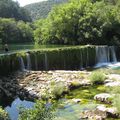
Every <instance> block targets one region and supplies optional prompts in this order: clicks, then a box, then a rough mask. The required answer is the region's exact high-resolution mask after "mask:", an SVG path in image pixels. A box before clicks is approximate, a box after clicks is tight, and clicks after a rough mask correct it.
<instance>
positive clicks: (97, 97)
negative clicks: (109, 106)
mask: <svg viewBox="0 0 120 120" xmlns="http://www.w3.org/2000/svg"><path fill="white" fill-rule="evenodd" d="M109 98H112V95H110V94H108V93H101V94H97V95H95V96H94V99H95V100H98V101H101V102H109V101H108V99H109Z"/></svg>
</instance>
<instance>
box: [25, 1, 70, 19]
mask: <svg viewBox="0 0 120 120" xmlns="http://www.w3.org/2000/svg"><path fill="white" fill-rule="evenodd" d="M67 1H68V0H49V1H43V2H39V3H34V4H30V5H26V6H25V7H24V8H25V9H27V10H28V11H29V12H30V15H31V18H32V20H33V21H34V20H38V19H40V18H46V17H47V16H48V13H49V12H50V11H51V9H52V7H53V6H55V5H59V4H61V3H65V2H67Z"/></svg>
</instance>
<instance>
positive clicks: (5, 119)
mask: <svg viewBox="0 0 120 120" xmlns="http://www.w3.org/2000/svg"><path fill="white" fill-rule="evenodd" d="M0 120H10V118H9V116H8V114H7V113H6V112H5V111H4V110H3V109H2V108H0Z"/></svg>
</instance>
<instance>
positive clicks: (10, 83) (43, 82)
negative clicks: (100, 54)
mask: <svg viewBox="0 0 120 120" xmlns="http://www.w3.org/2000/svg"><path fill="white" fill-rule="evenodd" d="M90 74H91V72H88V71H63V70H60V71H59V70H56V71H24V72H20V71H19V72H16V73H13V74H11V75H10V76H8V77H1V78H0V97H4V96H7V97H11V98H17V97H20V98H23V99H29V100H34V99H41V98H44V97H46V96H49V97H50V98H51V97H53V96H50V94H53V93H54V94H57V93H56V91H57V90H58V91H60V89H59V86H64V87H63V88H62V89H63V90H62V92H67V91H68V90H71V89H75V88H78V87H83V86H91V85H92V83H91V81H90V80H89V75H90ZM119 81H120V75H118V74H109V75H107V79H106V80H105V82H104V86H105V87H113V86H119V85H120V84H119ZM113 83H114V84H113ZM53 89H54V90H56V91H53ZM112 97H114V95H111V94H109V93H100V94H97V95H95V96H94V97H93V99H95V100H96V101H100V102H102V103H104V104H111V101H109V100H110V99H111V98H112ZM73 101H75V102H76V103H79V102H81V99H73ZM103 108H104V109H103ZM101 109H102V110H101ZM96 111H97V112H96ZM106 114H107V115H106ZM108 114H109V115H108ZM86 115H87V116H86ZM95 116H96V117H95ZM109 116H113V117H119V115H118V114H117V112H116V109H115V108H106V107H105V106H104V107H103V106H102V107H101V106H98V107H97V108H96V109H95V110H93V111H85V112H84V113H83V114H82V115H81V117H80V118H81V119H82V118H87V119H88V118H91V119H92V118H94V119H98V120H99V119H100V120H101V119H105V118H107V117H109Z"/></svg>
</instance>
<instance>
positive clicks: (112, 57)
mask: <svg viewBox="0 0 120 120" xmlns="http://www.w3.org/2000/svg"><path fill="white" fill-rule="evenodd" d="M109 49H110V52H111V60H112V62H114V63H116V62H117V58H116V53H115V47H114V46H110V47H109Z"/></svg>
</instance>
